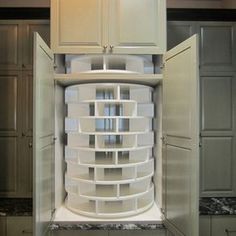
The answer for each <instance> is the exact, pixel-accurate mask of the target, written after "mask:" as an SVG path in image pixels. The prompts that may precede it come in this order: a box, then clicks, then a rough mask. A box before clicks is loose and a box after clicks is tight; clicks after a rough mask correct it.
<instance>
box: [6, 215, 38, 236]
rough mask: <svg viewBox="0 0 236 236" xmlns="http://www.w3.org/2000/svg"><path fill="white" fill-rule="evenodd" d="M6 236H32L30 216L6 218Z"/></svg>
mask: <svg viewBox="0 0 236 236" xmlns="http://www.w3.org/2000/svg"><path fill="white" fill-rule="evenodd" d="M6 225H7V226H6V230H7V236H24V235H28V236H33V222H32V217H30V216H18V217H16V216H12V217H7V218H6Z"/></svg>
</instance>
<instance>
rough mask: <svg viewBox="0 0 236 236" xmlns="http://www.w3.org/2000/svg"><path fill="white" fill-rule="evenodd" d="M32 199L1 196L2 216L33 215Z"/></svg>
mask: <svg viewBox="0 0 236 236" xmlns="http://www.w3.org/2000/svg"><path fill="white" fill-rule="evenodd" d="M32 212H33V208H32V199H29V198H0V216H32Z"/></svg>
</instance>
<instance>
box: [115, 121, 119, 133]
mask: <svg viewBox="0 0 236 236" xmlns="http://www.w3.org/2000/svg"><path fill="white" fill-rule="evenodd" d="M119 120H120V118H119V117H117V118H116V119H115V121H116V129H115V130H116V133H117V132H119Z"/></svg>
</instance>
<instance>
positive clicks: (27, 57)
mask: <svg viewBox="0 0 236 236" xmlns="http://www.w3.org/2000/svg"><path fill="white" fill-rule="evenodd" d="M22 26H23V34H24V42H23V52H24V54H23V62H22V63H23V69H24V70H32V69H33V39H34V37H33V36H34V34H33V33H34V32H37V33H39V35H40V36H41V37H42V38H43V40H44V41H45V42H46V43H47V45H48V46H49V45H50V26H49V21H46V20H44V21H39V20H37V21H24V24H23V25H22Z"/></svg>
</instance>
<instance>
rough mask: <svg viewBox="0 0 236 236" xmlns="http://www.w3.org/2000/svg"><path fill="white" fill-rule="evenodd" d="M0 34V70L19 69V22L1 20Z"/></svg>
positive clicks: (20, 57) (20, 58)
mask: <svg viewBox="0 0 236 236" xmlns="http://www.w3.org/2000/svg"><path fill="white" fill-rule="evenodd" d="M0 35H1V37H0V55H1V56H0V70H20V69H21V66H22V50H21V38H22V28H21V26H20V22H19V21H9V20H6V21H1V24H0Z"/></svg>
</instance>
